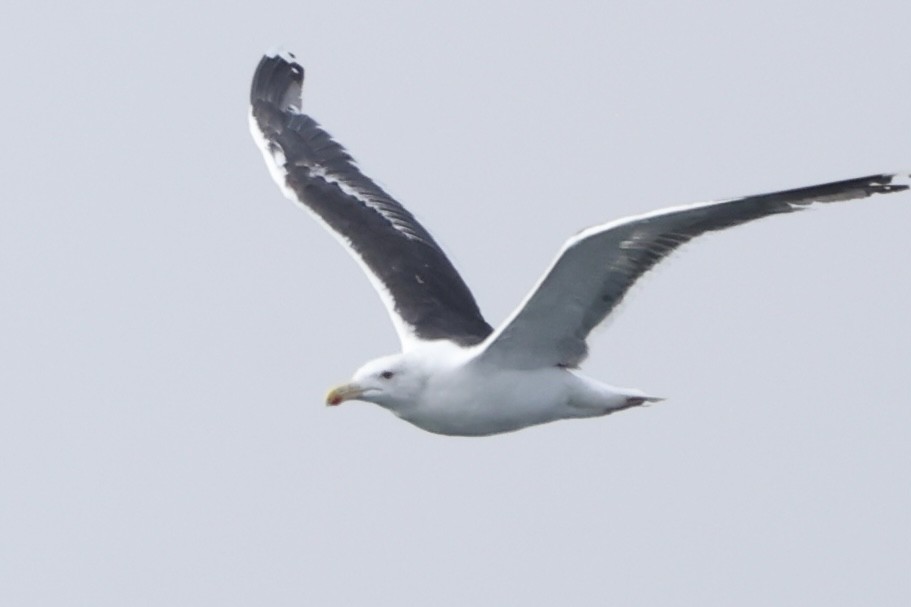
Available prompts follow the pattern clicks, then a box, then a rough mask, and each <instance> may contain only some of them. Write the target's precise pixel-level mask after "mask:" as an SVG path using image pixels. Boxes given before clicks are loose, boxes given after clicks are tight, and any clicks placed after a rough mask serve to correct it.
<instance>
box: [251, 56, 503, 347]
mask: <svg viewBox="0 0 911 607" xmlns="http://www.w3.org/2000/svg"><path fill="white" fill-rule="evenodd" d="M303 80H304V69H303V68H302V67H301V66H300V64H298V63H297V61H296V60H295V58H294V56H293V55H292V54H290V53H286V52H278V53H274V54H269V55H266V56H265V57H263V59H262V60H261V61H260V62H259V66H258V67H257V68H256V74H255V75H254V77H253V85H252V87H251V91H250V128H251V132H252V133H253V137H254V139H256V141H257V144H258V145H259V147H260V149H261V150H262V152H263V156H264V157H265V159H266V164H267V165H268V167H269V171H270V172H271V173H272V177H273V178H274V179H275V181H276V182H277V183H278V185H279V187H280V188H281V189H282V191H283V192H284V193H285V194H286V195H287V196H288V198H291V199H292V200H296V201H298V202H300V203H302V204H303V205H304V206H305V207H307V208H308V209H309V210H310V211H312V212H313V213H314V214H315V215H316V216H317V217H318V218H319V219H321V220H322V222H323V223H324V224H325V225H326V226H327V227H328V228H329V230H330V231H332V232H333V233H334V234H335V235H336V236H338V237H339V238H340V239H341V241H342V242H343V244H345V246H346V248H347V249H348V250H349V251H350V252H351V253H352V255H354V257H355V259H356V260H358V261H359V262H360V263H361V265H362V267H363V268H364V270H365V272H366V273H367V276H368V277H369V278H370V280H371V282H372V283H373V285H374V287H376V289H377V291H378V292H379V294H380V296H381V298H382V299H383V302H384V303H385V304H386V308H387V310H388V312H389V315H390V317H391V318H392V321H393V323H394V324H395V327H396V331H397V332H398V334H399V339H400V340H401V342H402V346H403V348H408V347H410V346H411V345H413V344H414V343H415V342H416V341H419V340H432V339H449V340H452V341H455V342H457V343H459V344H462V345H470V344H476V343H479V342H481V341H482V340H483V339H484V338H485V337H487V336H488V335H489V334H490V333H491V331H492V329H491V327H490V325H488V324H487V323H486V322H485V321H484V318H483V317H482V316H481V312H480V311H479V309H478V305H477V303H475V300H474V297H473V296H472V294H471V291H469V289H468V287H467V286H466V285H465V283H464V281H463V280H462V278H461V277H460V276H459V273H458V272H457V271H456V269H455V268H454V267H453V265H452V263H451V262H450V261H449V259H448V258H447V257H446V255H445V254H444V253H443V250H442V249H441V248H440V247H439V245H437V243H436V242H435V241H434V239H433V237H432V236H431V235H430V234H429V233H428V232H427V230H425V229H424V227H423V226H422V225H421V224H420V223H418V221H417V220H416V219H415V218H414V217H413V216H412V215H411V213H409V212H408V211H407V210H406V209H405V208H404V207H403V206H402V205H400V204H399V203H398V202H396V201H395V200H393V198H392V197H391V196H389V194H387V193H386V192H384V191H383V190H382V189H381V188H380V187H379V186H377V185H376V184H375V183H373V182H372V181H371V180H370V179H368V178H367V177H365V176H364V175H363V174H362V173H361V172H360V171H359V170H358V168H357V166H356V165H355V163H354V160H353V159H352V158H351V156H350V155H349V154H348V153H347V152H346V151H345V149H344V148H343V147H342V146H341V145H339V144H338V143H336V142H335V141H333V140H332V138H331V137H330V136H329V134H328V133H326V131H324V130H323V129H321V128H320V126H319V125H318V124H317V123H316V121H314V120H313V119H312V118H310V117H309V116H307V115H305V114H302V113H301V111H300V97H301V86H302V84H303Z"/></svg>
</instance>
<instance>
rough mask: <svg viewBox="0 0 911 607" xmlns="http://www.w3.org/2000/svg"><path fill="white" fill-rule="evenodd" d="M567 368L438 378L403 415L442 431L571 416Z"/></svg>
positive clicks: (474, 431) (462, 432)
mask: <svg viewBox="0 0 911 607" xmlns="http://www.w3.org/2000/svg"><path fill="white" fill-rule="evenodd" d="M566 380H567V372H566V371H564V370H563V369H558V368H554V369H539V370H534V371H509V372H502V371H501V372H499V373H497V374H495V375H481V376H478V377H472V378H470V380H468V379H465V378H463V377H459V376H455V375H454V376H450V377H440V378H436V379H435V381H434V382H433V383H432V385H430V386H428V389H427V390H426V391H425V394H424V397H423V398H422V399H421V402H420V403H419V404H418V406H416V407H415V408H414V409H412V410H410V411H407V412H403V413H402V414H401V417H402V418H403V419H405V420H406V421H409V422H411V423H413V424H414V425H416V426H418V427H420V428H423V429H424V430H428V431H430V432H435V433H438V434H447V435H456V436H487V435H490V434H499V433H502V432H511V431H513V430H518V429H520V428H525V427H527V426H533V425H536V424H543V423H546V422H551V421H554V420H558V419H563V418H566V417H572V416H573V415H572V410H571V408H570V407H569V406H568V400H569V391H568V389H567V381H566Z"/></svg>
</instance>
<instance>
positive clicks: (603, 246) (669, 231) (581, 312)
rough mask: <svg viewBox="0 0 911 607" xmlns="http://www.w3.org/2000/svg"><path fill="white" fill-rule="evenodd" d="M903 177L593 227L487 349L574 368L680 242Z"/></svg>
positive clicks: (510, 358) (872, 190) (503, 360)
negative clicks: (632, 291) (591, 340)
mask: <svg viewBox="0 0 911 607" xmlns="http://www.w3.org/2000/svg"><path fill="white" fill-rule="evenodd" d="M897 178H902V179H903V180H904V181H907V179H908V175H905V174H884V175H871V176H869V177H861V178H858V179H849V180H846V181H837V182H834V183H827V184H823V185H816V186H811V187H807V188H800V189H796V190H787V191H784V192H775V193H773V194H762V195H759V196H747V197H744V198H735V199H732V200H725V201H720V202H707V203H699V204H695V205H688V206H684V207H677V208H670V209H662V210H660V211H655V212H653V213H648V214H645V215H639V216H636V217H628V218H625V219H621V220H619V221H615V222H612V223H607V224H604V225H600V226H595V227H593V228H589V229H587V230H584V231H582V232H581V233H579V234H578V235H576V236H574V237H573V238H571V239H570V240H569V241H568V242H567V243H566V244H565V245H564V246H563V249H562V250H561V251H560V254H559V255H558V256H557V259H556V261H554V263H553V265H552V266H551V267H550V269H549V270H548V271H547V273H545V275H544V276H543V277H542V278H541V280H540V282H539V283H538V284H537V286H536V287H535V288H534V289H533V290H532V292H531V293H530V294H529V295H528V297H527V298H526V299H525V301H524V302H522V304H521V305H520V306H519V307H518V308H517V309H516V311H515V312H513V314H512V316H511V317H510V318H509V319H508V320H507V321H506V322H505V323H504V324H503V325H502V326H501V327H499V328H498V329H497V330H496V332H495V333H494V334H493V335H491V336H490V338H489V339H488V342H487V343H486V344H485V345H484V348H483V352H482V353H481V354H480V355H479V360H487V361H491V362H495V363H496V364H498V365H500V366H505V367H514V368H515V367H518V368H539V367H545V366H554V365H563V366H570V367H572V366H576V365H578V364H579V363H580V362H581V361H582V360H583V359H584V358H585V355H586V351H587V347H586V343H585V340H586V338H587V337H588V334H589V332H590V331H591V330H592V329H593V328H595V326H597V325H598V324H599V323H600V322H601V321H603V320H604V319H605V318H606V317H607V315H608V314H610V312H611V311H612V310H613V309H614V308H616V307H617V305H618V304H619V303H620V301H621V300H622V299H623V297H624V296H625V295H626V293H627V291H628V290H629V288H630V287H631V286H632V285H633V283H635V282H636V280H638V279H639V278H640V277H641V276H642V275H643V274H645V273H646V272H647V271H649V270H650V269H651V268H652V267H653V266H654V265H655V264H657V263H658V262H659V261H661V260H662V259H664V258H665V257H667V256H668V255H669V254H670V253H671V252H673V251H674V250H675V249H676V248H677V247H679V246H680V245H682V244H684V243H686V242H689V241H690V240H692V239H693V238H695V237H697V236H700V235H701V234H705V233H706V232H711V231H715V230H723V229H725V228H730V227H733V226H736V225H740V224H742V223H746V222H748V221H753V220H754V219H759V218H761V217H767V216H769V215H776V214H779V213H793V212H796V211H800V210H803V209H804V208H805V207H806V206H808V205H810V204H812V203H815V202H836V201H841V200H851V199H854V198H865V197H867V196H871V195H873V194H885V193H889V192H901V191H903V190H907V189H908V187H909V186H908V185H907V184H906V183H901V184H899V183H895V184H893V180H896V179H897Z"/></svg>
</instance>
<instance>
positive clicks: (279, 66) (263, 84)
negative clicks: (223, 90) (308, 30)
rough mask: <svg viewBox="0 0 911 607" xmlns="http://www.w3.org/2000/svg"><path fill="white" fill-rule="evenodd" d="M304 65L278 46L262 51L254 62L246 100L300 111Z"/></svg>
mask: <svg viewBox="0 0 911 607" xmlns="http://www.w3.org/2000/svg"><path fill="white" fill-rule="evenodd" d="M303 83H304V68H303V66H301V64H300V63H298V62H297V59H296V58H295V56H294V55H293V54H292V53H290V52H288V51H284V50H281V49H276V50H273V51H269V52H268V53H266V54H265V55H264V56H263V58H262V59H260V61H259V65H258V66H256V73H255V74H254V75H253V84H252V85H251V87H250V103H251V104H252V105H256V104H257V103H267V104H269V105H272V106H275V107H277V108H279V109H280V110H282V111H284V110H291V111H295V112H299V111H300V99H301V88H302V86H303Z"/></svg>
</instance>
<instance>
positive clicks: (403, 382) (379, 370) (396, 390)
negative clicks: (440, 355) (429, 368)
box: [326, 354, 428, 411]
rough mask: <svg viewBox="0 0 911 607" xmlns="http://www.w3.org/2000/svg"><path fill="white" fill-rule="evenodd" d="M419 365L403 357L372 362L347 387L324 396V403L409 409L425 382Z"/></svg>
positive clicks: (343, 386)
mask: <svg viewBox="0 0 911 607" xmlns="http://www.w3.org/2000/svg"><path fill="white" fill-rule="evenodd" d="M427 377H428V375H427V373H425V372H423V370H422V369H421V367H420V366H417V365H414V364H411V361H409V360H408V359H406V357H405V355H403V354H393V355H391V356H384V357H382V358H377V359H375V360H371V361H370V362H368V363H367V364H365V365H364V366H363V367H361V368H360V369H358V370H357V371H356V372H355V373H354V377H353V378H352V379H351V381H350V382H348V383H347V384H344V385H341V386H338V387H337V388H334V389H333V390H331V391H330V392H329V394H327V395H326V404H327V405H331V406H335V405H340V404H341V403H343V402H344V401H346V400H364V401H368V402H372V403H376V404H378V405H380V406H382V407H385V408H387V409H390V410H393V411H400V410H402V409H406V408H408V407H409V406H410V405H411V404H413V403H414V402H415V400H416V399H417V398H418V397H419V396H420V394H421V392H422V391H423V389H424V385H425V383H426V380H427Z"/></svg>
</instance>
